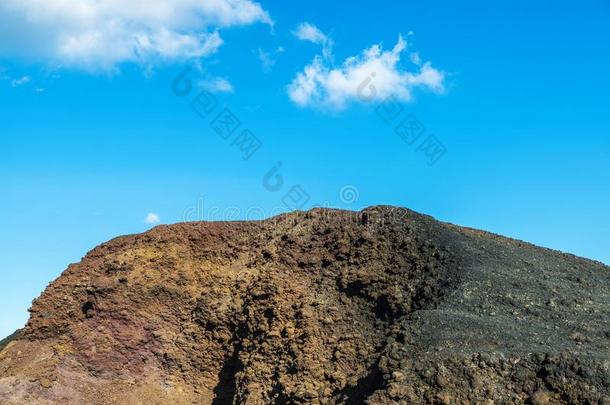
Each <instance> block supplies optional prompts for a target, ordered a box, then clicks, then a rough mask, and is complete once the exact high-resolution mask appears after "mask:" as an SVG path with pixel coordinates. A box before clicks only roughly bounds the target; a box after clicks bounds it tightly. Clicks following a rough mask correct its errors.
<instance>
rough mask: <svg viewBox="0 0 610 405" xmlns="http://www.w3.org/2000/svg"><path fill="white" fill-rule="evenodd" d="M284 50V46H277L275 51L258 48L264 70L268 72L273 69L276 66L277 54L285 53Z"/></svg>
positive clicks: (259, 58)
mask: <svg viewBox="0 0 610 405" xmlns="http://www.w3.org/2000/svg"><path fill="white" fill-rule="evenodd" d="M283 52H284V48H283V47H281V46H280V47H277V48H276V49H275V51H273V52H267V51H264V50H263V49H262V48H258V50H257V55H258V60H259V61H260V63H261V66H262V68H263V72H265V73H268V72H270V71H271V69H272V68H273V66H275V62H276V60H275V56H276V55H277V54H280V53H283Z"/></svg>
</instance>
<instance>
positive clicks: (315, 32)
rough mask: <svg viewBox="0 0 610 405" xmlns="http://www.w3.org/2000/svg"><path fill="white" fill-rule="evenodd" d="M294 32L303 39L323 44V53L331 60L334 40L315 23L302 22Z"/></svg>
mask: <svg viewBox="0 0 610 405" xmlns="http://www.w3.org/2000/svg"><path fill="white" fill-rule="evenodd" d="M292 33H293V34H294V36H295V37H297V38H298V39H300V40H301V41H306V42H311V43H314V44H318V45H322V54H323V56H324V58H325V59H329V60H330V59H332V51H333V45H334V42H333V40H332V39H331V38H330V37H329V36H328V35H326V34H325V33H323V32H322V31H321V30H320V29H319V28H318V27H316V26H315V25H313V24H311V23H308V22H304V23H301V24H299V26H298V27H297V29H296V30H294V31H293V32H292Z"/></svg>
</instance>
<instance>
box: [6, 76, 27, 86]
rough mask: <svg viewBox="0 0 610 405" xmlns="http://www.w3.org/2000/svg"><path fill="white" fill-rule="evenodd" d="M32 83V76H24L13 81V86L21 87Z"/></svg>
mask: <svg viewBox="0 0 610 405" xmlns="http://www.w3.org/2000/svg"><path fill="white" fill-rule="evenodd" d="M31 81H32V78H31V77H30V76H22V77H20V78H19V79H15V80H13V81H11V86H13V87H19V86H23V85H26V84H28V83H29V82H31Z"/></svg>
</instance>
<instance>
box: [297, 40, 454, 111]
mask: <svg viewBox="0 0 610 405" xmlns="http://www.w3.org/2000/svg"><path fill="white" fill-rule="evenodd" d="M301 31H303V32H301ZM318 31H319V30H318ZM297 32H301V33H302V34H303V35H301V36H299V35H297V36H298V37H299V38H304V39H305V40H308V41H311V42H316V43H321V44H323V45H324V44H327V43H329V42H330V40H329V39H328V38H327V37H326V36H325V35H324V34H321V35H320V34H317V33H316V32H317V31H316V30H312V29H307V30H297ZM305 33H308V34H307V35H305ZM322 38H326V39H325V40H322ZM314 39H317V41H314ZM320 41H322V42H320ZM325 49H326V47H325ZM406 49H407V42H406V41H405V40H404V39H403V37H402V36H399V38H398V42H397V43H396V45H395V46H394V48H392V49H391V50H383V48H382V46H381V45H380V44H378V45H373V46H372V47H370V48H368V49H365V50H364V51H363V52H362V53H361V54H360V55H358V56H353V57H349V58H347V59H346V60H345V61H344V62H343V63H342V64H341V65H340V66H334V65H333V63H332V55H330V56H329V55H326V54H325V52H323V55H322V56H320V55H318V56H316V57H315V58H314V60H313V61H312V62H311V64H309V65H307V66H306V67H305V69H304V70H303V71H302V72H300V73H298V74H297V76H296V77H295V78H294V80H293V81H292V83H291V84H290V86H289V87H288V94H289V96H290V99H291V100H292V101H293V102H294V103H296V104H297V105H299V106H302V107H316V108H328V109H334V110H342V109H344V108H346V106H347V105H348V104H349V103H352V102H372V101H380V100H383V99H385V98H387V97H389V96H395V97H396V98H398V99H399V100H401V101H405V102H406V101H410V100H412V98H413V90H414V89H416V88H423V89H428V90H432V91H434V92H439V93H440V92H442V91H443V88H444V78H445V77H444V74H443V73H442V72H441V71H439V70H437V69H435V68H434V67H432V64H431V63H430V62H422V61H421V59H420V57H419V55H418V54H415V53H412V54H411V55H410V56H409V58H410V62H411V64H412V65H413V66H414V69H413V71H408V70H406V69H404V68H403V67H402V66H401V65H400V61H401V56H402V55H403V53H404V52H405V51H406Z"/></svg>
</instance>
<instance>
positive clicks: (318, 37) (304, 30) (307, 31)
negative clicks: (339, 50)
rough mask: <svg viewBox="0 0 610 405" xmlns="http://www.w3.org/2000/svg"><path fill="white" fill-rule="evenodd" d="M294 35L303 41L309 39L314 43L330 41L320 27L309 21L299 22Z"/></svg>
mask: <svg viewBox="0 0 610 405" xmlns="http://www.w3.org/2000/svg"><path fill="white" fill-rule="evenodd" d="M294 35H295V36H296V37H297V38H298V39H300V40H301V41H309V42H313V43H314V44H324V43H325V42H328V41H329V38H328V36H327V35H326V34H324V33H323V32H322V31H321V30H320V29H319V28H318V27H316V26H315V25H313V24H310V23H308V22H304V23H301V24H299V26H298V27H297V29H296V30H294Z"/></svg>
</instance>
